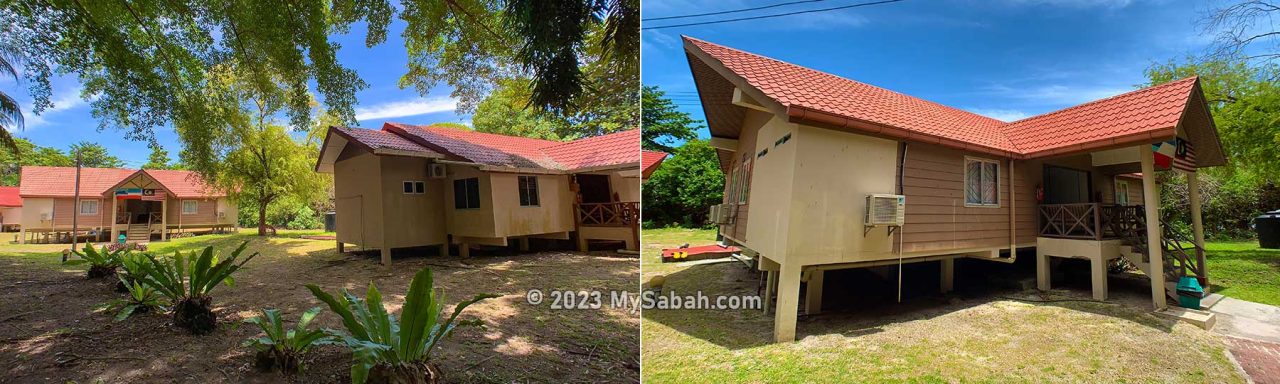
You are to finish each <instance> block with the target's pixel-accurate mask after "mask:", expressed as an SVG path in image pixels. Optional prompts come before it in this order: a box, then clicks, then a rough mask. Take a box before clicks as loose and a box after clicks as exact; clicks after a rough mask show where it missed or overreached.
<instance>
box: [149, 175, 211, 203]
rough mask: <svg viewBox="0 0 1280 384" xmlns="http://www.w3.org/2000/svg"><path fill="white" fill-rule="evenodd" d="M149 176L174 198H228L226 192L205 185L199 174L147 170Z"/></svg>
mask: <svg viewBox="0 0 1280 384" xmlns="http://www.w3.org/2000/svg"><path fill="white" fill-rule="evenodd" d="M143 172H146V174H147V175H149V176H151V178H152V179H155V180H156V182H158V183H160V185H163V186H164V188H165V190H168V191H169V193H170V194H172V195H173V196H174V197H177V198H180V199H191V198H201V197H220V196H226V195H227V194H226V193H224V192H219V190H218V189H216V188H213V187H212V186H209V185H207V184H205V182H204V179H203V178H201V177H200V175H199V174H197V173H195V172H191V171H177V170H167V169H147V170H144V171H143Z"/></svg>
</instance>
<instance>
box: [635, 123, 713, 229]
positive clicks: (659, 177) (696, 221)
mask: <svg viewBox="0 0 1280 384" xmlns="http://www.w3.org/2000/svg"><path fill="white" fill-rule="evenodd" d="M672 152H673V153H672V155H673V156H672V157H671V158H669V159H667V160H666V161H663V162H662V166H661V167H658V169H657V170H656V171H654V172H653V175H650V176H649V180H647V181H645V182H644V188H643V189H642V190H641V191H642V194H643V196H642V198H643V203H644V220H645V225H646V226H669V225H679V226H685V227H702V226H705V225H706V224H707V212H708V208H710V207H711V206H712V205H715V204H720V202H721V200H723V196H724V174H723V173H722V172H721V171H720V161H719V160H718V159H717V158H716V150H715V148H712V147H711V145H710V144H708V143H707V141H706V140H698V139H694V140H689V141H686V142H685V143H684V145H681V146H679V147H676V148H675V149H674V150H673V151H672Z"/></svg>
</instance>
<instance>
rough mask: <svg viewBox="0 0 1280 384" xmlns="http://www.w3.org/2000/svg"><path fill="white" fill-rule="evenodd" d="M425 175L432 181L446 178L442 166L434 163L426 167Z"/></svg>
mask: <svg viewBox="0 0 1280 384" xmlns="http://www.w3.org/2000/svg"><path fill="white" fill-rule="evenodd" d="M427 173H428V174H429V175H430V176H431V178H432V179H443V178H445V177H448V175H446V174H445V168H444V164H436V163H432V164H430V165H429V166H428V167H427Z"/></svg>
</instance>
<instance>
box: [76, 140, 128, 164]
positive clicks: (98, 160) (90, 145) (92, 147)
mask: <svg viewBox="0 0 1280 384" xmlns="http://www.w3.org/2000/svg"><path fill="white" fill-rule="evenodd" d="M67 152H68V153H69V154H68V155H67V156H69V157H70V158H71V160H72V162H73V163H72V165H75V163H74V161H75V158H76V154H79V155H80V165H82V166H85V167H91V168H122V167H124V161H122V160H120V158H119V157H115V156H112V155H111V154H110V153H108V151H107V147H104V146H102V144H98V143H94V142H88V141H81V142H78V143H75V144H71V148H70V149H68V150H67Z"/></svg>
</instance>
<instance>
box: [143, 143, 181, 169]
mask: <svg viewBox="0 0 1280 384" xmlns="http://www.w3.org/2000/svg"><path fill="white" fill-rule="evenodd" d="M171 163H172V160H170V159H169V151H166V150H164V147H162V146H160V144H159V143H155V144H151V154H150V155H148V156H147V163H146V164H143V165H142V169H174V168H176V167H174V166H173V164H171Z"/></svg>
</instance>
